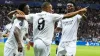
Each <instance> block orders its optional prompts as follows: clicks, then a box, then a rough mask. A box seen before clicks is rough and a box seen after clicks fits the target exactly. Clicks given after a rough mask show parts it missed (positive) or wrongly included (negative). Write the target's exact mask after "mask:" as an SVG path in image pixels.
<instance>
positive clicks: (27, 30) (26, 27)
mask: <svg viewBox="0 0 100 56" xmlns="http://www.w3.org/2000/svg"><path fill="white" fill-rule="evenodd" d="M26 28H27V29H26V33H28V22H27V24H26Z"/></svg>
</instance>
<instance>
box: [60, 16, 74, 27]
mask: <svg viewBox="0 0 100 56" xmlns="http://www.w3.org/2000/svg"><path fill="white" fill-rule="evenodd" d="M75 22H76V19H74V18H69V19H65V20H62V25H64V26H68V25H73V24H74V23H75Z"/></svg>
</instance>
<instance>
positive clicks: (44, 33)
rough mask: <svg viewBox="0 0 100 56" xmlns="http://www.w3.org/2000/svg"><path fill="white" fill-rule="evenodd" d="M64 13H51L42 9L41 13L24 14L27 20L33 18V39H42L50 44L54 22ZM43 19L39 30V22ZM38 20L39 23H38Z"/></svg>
mask: <svg viewBox="0 0 100 56" xmlns="http://www.w3.org/2000/svg"><path fill="white" fill-rule="evenodd" d="M63 16H64V15H59V14H51V13H48V12H45V11H42V12H41V13H36V14H29V15H26V16H25V18H26V19H28V20H29V21H32V20H33V37H34V38H33V39H34V40H36V39H41V40H43V41H44V43H45V44H46V45H50V44H51V42H52V38H53V32H54V23H55V22H56V21H58V20H60V19H62V18H63ZM43 21H45V22H44V23H42V24H41V25H40V28H42V27H43V25H44V27H43V29H42V30H39V29H38V28H39V27H38V26H39V23H41V22H43ZM38 22H39V23H38Z"/></svg>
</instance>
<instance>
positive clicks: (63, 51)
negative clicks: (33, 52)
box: [57, 41, 76, 56]
mask: <svg viewBox="0 0 100 56" xmlns="http://www.w3.org/2000/svg"><path fill="white" fill-rule="evenodd" d="M75 53H76V41H71V42H61V43H60V44H59V46H58V52H57V56H62V55H65V56H75Z"/></svg>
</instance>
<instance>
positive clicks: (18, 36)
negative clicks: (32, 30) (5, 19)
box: [4, 3, 29, 56]
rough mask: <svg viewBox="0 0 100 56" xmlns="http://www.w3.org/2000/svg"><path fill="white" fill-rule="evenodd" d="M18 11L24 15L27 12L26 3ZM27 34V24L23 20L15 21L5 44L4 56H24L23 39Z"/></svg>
mask: <svg viewBox="0 0 100 56" xmlns="http://www.w3.org/2000/svg"><path fill="white" fill-rule="evenodd" d="M18 9H19V10H21V11H22V12H24V13H25V14H26V15H27V14H28V12H29V6H28V5H27V4H26V3H22V4H20V5H19V8H18ZM22 15H23V14H22ZM13 17H14V16H13ZM27 33H28V22H27V21H26V20H24V19H20V20H19V19H15V20H14V23H13V25H12V28H11V30H10V35H9V37H8V40H7V41H6V43H5V47H4V56H17V55H20V56H25V53H24V52H25V50H24V42H23V38H24V37H25V35H26V36H27ZM19 53H20V54H19Z"/></svg>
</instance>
